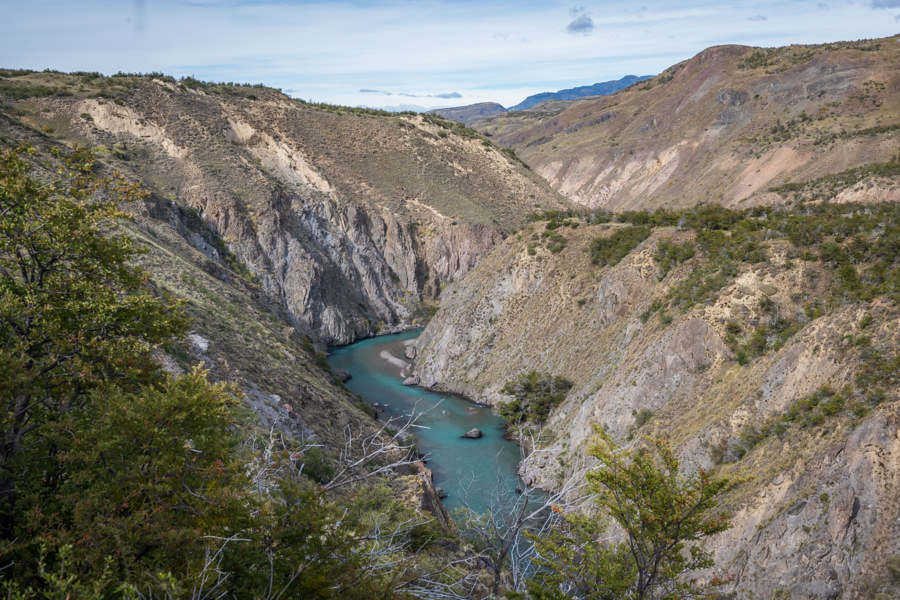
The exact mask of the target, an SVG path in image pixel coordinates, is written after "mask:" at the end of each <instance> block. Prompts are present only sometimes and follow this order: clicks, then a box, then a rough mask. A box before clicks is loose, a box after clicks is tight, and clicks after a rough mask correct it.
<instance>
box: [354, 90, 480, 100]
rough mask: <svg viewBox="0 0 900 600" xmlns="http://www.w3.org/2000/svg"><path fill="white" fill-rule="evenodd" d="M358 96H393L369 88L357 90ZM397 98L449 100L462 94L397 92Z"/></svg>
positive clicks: (390, 93) (460, 96)
mask: <svg viewBox="0 0 900 600" xmlns="http://www.w3.org/2000/svg"><path fill="white" fill-rule="evenodd" d="M359 93H360V94H381V95H383V96H393V95H394V92H388V91H385V90H373V89H371V88H363V89H361V90H359ZM397 95H398V96H403V97H404V98H442V99H450V98H462V94H460V93H459V92H443V93H440V94H410V93H408V92H399V93H398V94H397Z"/></svg>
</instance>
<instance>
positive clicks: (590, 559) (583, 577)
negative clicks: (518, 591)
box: [528, 515, 637, 600]
mask: <svg viewBox="0 0 900 600" xmlns="http://www.w3.org/2000/svg"><path fill="white" fill-rule="evenodd" d="M606 534H607V532H606V530H605V528H604V527H603V525H602V524H601V522H599V521H598V520H597V519H592V518H587V517H582V516H579V515H566V517H565V521H564V522H563V524H562V526H561V527H558V528H555V529H554V530H553V531H552V532H550V533H549V534H548V535H544V536H540V537H534V538H533V539H534V542H535V550H536V551H537V558H535V560H534V564H535V566H536V567H537V568H538V571H537V575H536V576H535V577H534V578H533V579H532V580H531V581H529V582H528V593H529V595H530V596H531V597H532V598H534V599H535V600H563V599H566V598H590V599H591V600H620V599H624V598H630V597H631V596H630V595H629V594H630V589H631V587H632V585H633V582H634V581H635V578H636V577H637V570H636V568H635V562H634V560H633V559H632V556H631V555H630V552H629V549H628V546H627V545H626V544H622V543H619V544H617V543H613V542H609V541H606V540H605V539H604V537H606Z"/></svg>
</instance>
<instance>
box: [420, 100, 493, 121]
mask: <svg viewBox="0 0 900 600" xmlns="http://www.w3.org/2000/svg"><path fill="white" fill-rule="evenodd" d="M428 112H429V113H431V114H434V115H439V116H441V117H444V118H445V119H450V120H451V121H457V122H459V123H462V124H463V125H471V124H472V123H474V122H476V121H480V120H482V119H486V118H488V117H493V116H494V115H498V114H500V113H504V112H506V109H505V108H503V107H502V106H501V105H499V104H497V103H496V102H481V103H479V104H470V105H468V106H456V107H452V108H436V109H434V110H429V111H428Z"/></svg>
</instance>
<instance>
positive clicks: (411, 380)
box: [403, 375, 419, 385]
mask: <svg viewBox="0 0 900 600" xmlns="http://www.w3.org/2000/svg"><path fill="white" fill-rule="evenodd" d="M403 385H419V378H418V377H416V376H415V375H413V376H412V377H407V378H406V379H404V380H403Z"/></svg>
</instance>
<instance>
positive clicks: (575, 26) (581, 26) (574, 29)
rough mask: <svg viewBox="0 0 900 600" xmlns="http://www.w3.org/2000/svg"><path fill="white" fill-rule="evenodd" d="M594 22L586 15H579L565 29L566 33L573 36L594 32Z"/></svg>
mask: <svg viewBox="0 0 900 600" xmlns="http://www.w3.org/2000/svg"><path fill="white" fill-rule="evenodd" d="M594 28H595V25H594V20H593V19H592V18H590V17H589V16H587V15H581V16H580V17H578V18H577V19H575V20H574V21H572V22H571V23H569V25H568V26H567V27H566V31H568V32H569V33H571V34H573V35H577V34H579V33H580V34H581V35H587V34H589V33H590V32H592V31H594Z"/></svg>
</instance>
